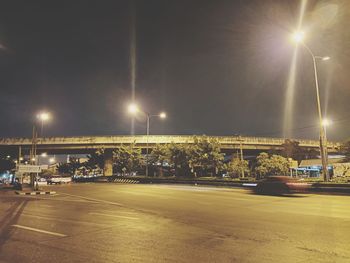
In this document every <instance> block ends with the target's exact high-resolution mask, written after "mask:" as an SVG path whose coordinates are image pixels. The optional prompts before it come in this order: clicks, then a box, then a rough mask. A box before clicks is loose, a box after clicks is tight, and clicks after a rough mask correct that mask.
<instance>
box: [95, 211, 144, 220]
mask: <svg viewBox="0 0 350 263" xmlns="http://www.w3.org/2000/svg"><path fill="white" fill-rule="evenodd" d="M89 214H90V215H98V216H109V217H116V218H124V219H139V218H137V217H131V216H118V215H110V214H102V213H95V212H91V213H89Z"/></svg>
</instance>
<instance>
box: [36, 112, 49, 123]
mask: <svg viewBox="0 0 350 263" xmlns="http://www.w3.org/2000/svg"><path fill="white" fill-rule="evenodd" d="M37 118H38V119H39V120H41V121H47V120H49V119H50V114H49V113H47V112H41V113H39V114H38V115H37Z"/></svg>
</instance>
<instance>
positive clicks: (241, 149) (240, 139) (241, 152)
mask: <svg viewBox="0 0 350 263" xmlns="http://www.w3.org/2000/svg"><path fill="white" fill-rule="evenodd" d="M242 141H243V139H242V137H241V135H240V136H239V149H240V157H241V173H242V178H244V167H243V161H244V157H243V145H242Z"/></svg>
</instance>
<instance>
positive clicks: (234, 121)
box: [0, 0, 350, 140]
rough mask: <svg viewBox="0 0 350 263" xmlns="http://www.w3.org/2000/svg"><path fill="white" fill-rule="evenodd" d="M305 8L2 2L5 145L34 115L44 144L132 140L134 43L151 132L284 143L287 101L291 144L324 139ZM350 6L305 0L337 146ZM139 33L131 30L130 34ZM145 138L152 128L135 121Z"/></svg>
mask: <svg viewBox="0 0 350 263" xmlns="http://www.w3.org/2000/svg"><path fill="white" fill-rule="evenodd" d="M299 9H300V2H299V1H297V0H293V1H290V0H285V1H282V0H276V1H271V0H264V1H262V0H256V1H254V0H236V1H235V0H230V1H220V0H215V1H214V0H198V1H195V0H166V1H165V0H143V1H141V0H140V1H134V3H133V2H132V1H118V0H114V1H104V0H100V1H87V0H85V1H78V0H74V1H62V0H60V1H54V0H50V1H47V0H46V1H39V0H33V1H16V0H11V1H5V0H4V1H1V7H0V43H1V46H0V47H1V49H0V90H1V94H0V105H1V111H0V123H1V128H0V137H14V136H16V137H18V136H27V137H29V136H30V135H31V127H32V125H33V123H34V122H35V121H36V120H35V115H36V113H37V112H38V111H40V110H42V109H45V110H47V111H49V112H51V114H52V115H53V118H52V120H51V121H50V122H49V123H48V124H47V125H45V135H47V136H77V135H120V134H126V135H127V134H130V132H131V117H130V115H128V113H127V111H126V107H127V105H128V103H129V102H130V101H131V96H132V92H131V83H132V81H131V71H132V70H131V62H130V61H131V59H130V54H131V46H132V44H131V42H132V41H131V39H133V38H132V32H133V30H135V31H134V32H135V38H134V39H135V42H134V44H135V47H136V49H135V50H136V81H135V83H136V84H135V96H136V101H137V102H138V104H139V105H140V107H141V108H142V109H143V110H145V111H148V112H150V113H152V114H157V113H158V112H160V111H163V110H164V111H166V112H167V114H168V118H167V119H166V120H164V121H163V120H158V119H156V118H154V119H152V123H151V133H152V134H207V135H234V134H242V135H248V136H266V137H283V136H284V135H285V134H286V131H283V123H284V118H285V116H286V114H285V112H284V111H285V106H284V105H285V103H286V100H292V105H293V110H292V112H290V113H288V114H287V115H289V114H290V116H294V117H293V118H292V120H293V121H292V125H291V127H290V128H289V130H288V131H287V132H288V133H289V134H290V135H291V136H292V137H295V138H310V139H317V138H318V126H317V120H318V119H317V118H318V116H317V108H316V98H315V87H314V79H313V68H312V60H311V57H310V55H309V54H308V53H307V52H306V51H305V50H304V49H302V48H300V49H299V52H298V57H297V72H296V78H295V87H294V97H292V98H286V90H287V81H288V76H289V71H290V67H291V61H292V56H293V52H294V49H295V44H293V43H291V41H290V38H289V36H290V34H291V33H292V32H293V31H294V30H295V28H296V26H297V23H298V19H299ZM349 25H350V1H348V0H339V1H308V3H307V6H306V11H305V16H304V19H303V29H305V30H306V32H307V39H306V40H305V42H307V44H308V45H309V46H310V48H311V49H312V50H313V51H314V53H315V54H317V55H321V56H325V55H327V56H330V57H331V60H329V61H327V62H322V61H320V62H319V64H318V70H319V83H320V88H321V98H322V107H323V109H324V110H325V111H326V112H327V116H329V118H331V119H332V120H333V125H332V126H331V127H329V128H328V130H327V135H328V137H329V139H330V140H343V139H347V138H348V136H349V134H350V133H349V125H350V103H349V98H350V89H349V85H348V84H349V83H350V74H349V68H350V67H349V66H350V49H349V44H350V30H349ZM133 26H134V27H133ZM135 125H136V131H135V132H136V134H144V133H145V129H146V127H145V119H143V118H142V117H139V118H138V119H137V120H136V121H135Z"/></svg>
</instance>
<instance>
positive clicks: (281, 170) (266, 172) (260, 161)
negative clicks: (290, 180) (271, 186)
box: [255, 152, 289, 177]
mask: <svg viewBox="0 0 350 263" xmlns="http://www.w3.org/2000/svg"><path fill="white" fill-rule="evenodd" d="M288 171H289V162H288V159H287V158H284V157H283V156H280V155H276V154H273V155H271V156H269V154H267V153H264V152H263V153H260V154H259V155H258V157H257V166H256V167H255V172H256V173H257V175H258V176H259V177H265V176H270V175H286V174H287V173H288Z"/></svg>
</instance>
